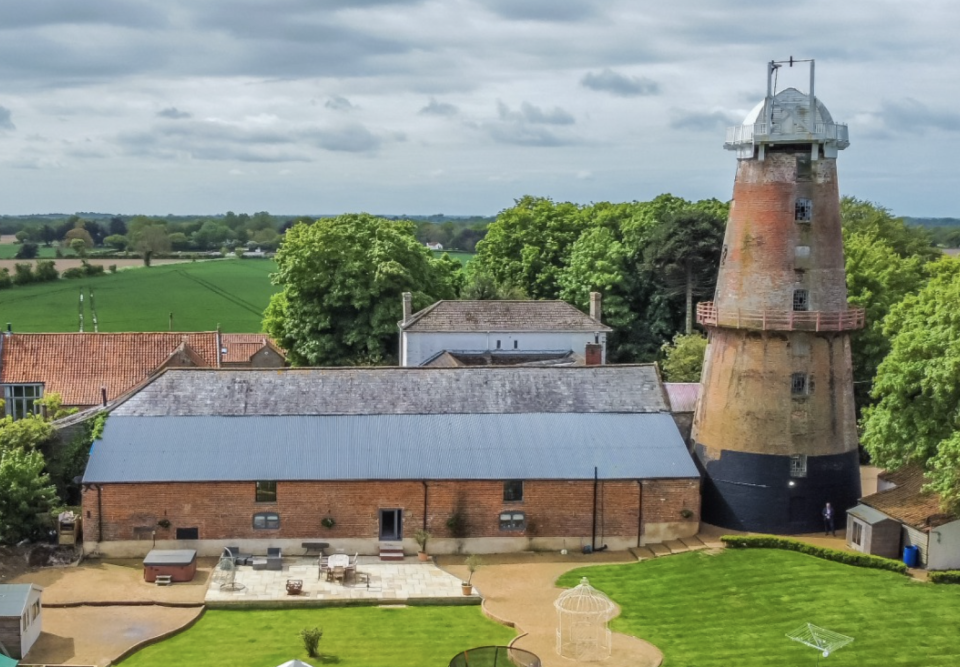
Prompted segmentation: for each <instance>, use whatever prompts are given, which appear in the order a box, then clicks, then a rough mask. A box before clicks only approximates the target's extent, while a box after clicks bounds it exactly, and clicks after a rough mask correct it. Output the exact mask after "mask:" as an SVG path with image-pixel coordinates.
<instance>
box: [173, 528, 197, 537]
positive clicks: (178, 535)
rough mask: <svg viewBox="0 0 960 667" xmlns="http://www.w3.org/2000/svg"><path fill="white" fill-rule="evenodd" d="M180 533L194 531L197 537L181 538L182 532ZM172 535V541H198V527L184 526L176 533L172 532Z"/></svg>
mask: <svg viewBox="0 0 960 667" xmlns="http://www.w3.org/2000/svg"><path fill="white" fill-rule="evenodd" d="M181 531H196V535H197V536H196V537H181V535H182V532H181ZM173 534H174V539H177V540H188V541H189V540H199V539H200V527H199V526H185V527H183V528H177V529H176V531H174V533H173Z"/></svg>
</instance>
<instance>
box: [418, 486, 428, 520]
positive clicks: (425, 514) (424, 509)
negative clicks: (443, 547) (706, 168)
mask: <svg viewBox="0 0 960 667" xmlns="http://www.w3.org/2000/svg"><path fill="white" fill-rule="evenodd" d="M420 483H421V484H423V529H424V530H426V529H427V488H428V487H427V480H425V479H424V480H420Z"/></svg>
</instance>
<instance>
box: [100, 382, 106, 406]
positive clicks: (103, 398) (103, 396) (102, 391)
mask: <svg viewBox="0 0 960 667" xmlns="http://www.w3.org/2000/svg"><path fill="white" fill-rule="evenodd" d="M100 401H101V403H103V407H107V387H106V386H102V387H100Z"/></svg>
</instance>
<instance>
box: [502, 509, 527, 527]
mask: <svg viewBox="0 0 960 667" xmlns="http://www.w3.org/2000/svg"><path fill="white" fill-rule="evenodd" d="M526 525H527V518H526V515H525V514H524V513H523V512H500V530H523V529H524V528H525V527H526Z"/></svg>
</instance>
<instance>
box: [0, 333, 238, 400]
mask: <svg viewBox="0 0 960 667" xmlns="http://www.w3.org/2000/svg"><path fill="white" fill-rule="evenodd" d="M217 335H218V334H217V332H215V331H206V332H198V333H177V332H160V333H57V334H49V333H47V334H44V333H40V334H37V333H22V334H11V335H8V336H3V337H2V340H0V383H4V384H25V383H34V382H36V383H43V385H44V393H47V394H49V393H51V392H57V393H59V394H60V396H61V397H62V399H63V404H64V405H96V404H98V403H100V401H101V396H100V388H101V387H106V388H107V399H108V400H112V399H114V398H116V397H118V396H120V395H122V394H124V393H126V392H128V391H130V390H131V389H133V388H134V387H136V386H137V385H138V384H140V383H141V382H143V381H144V380H146V379H147V378H148V377H150V376H151V375H152V374H154V373H155V372H156V371H157V370H159V369H160V368H161V367H163V366H164V365H165V364H170V365H187V364H195V365H203V366H207V367H217V366H219V361H218V359H219V354H220V352H219V346H218V344H217ZM178 353H179V354H178ZM174 355H178V356H180V357H182V359H171V356H174Z"/></svg>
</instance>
